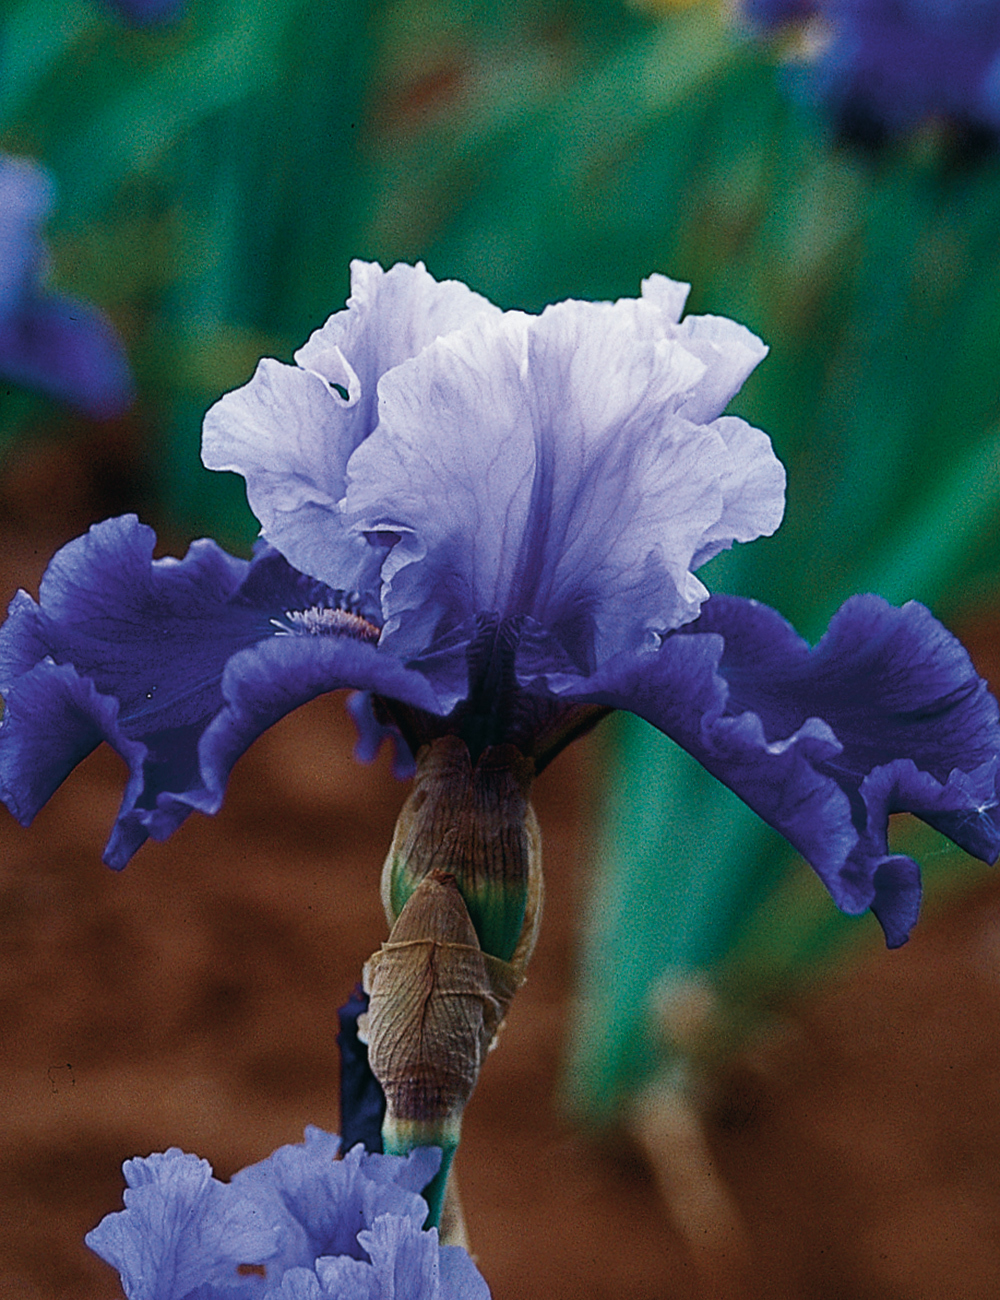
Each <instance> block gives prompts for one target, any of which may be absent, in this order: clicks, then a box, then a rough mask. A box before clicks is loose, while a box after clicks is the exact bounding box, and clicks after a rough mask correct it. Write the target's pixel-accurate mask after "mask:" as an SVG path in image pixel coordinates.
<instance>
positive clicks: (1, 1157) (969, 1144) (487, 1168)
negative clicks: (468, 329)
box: [0, 533, 1000, 1300]
mask: <svg viewBox="0 0 1000 1300" xmlns="http://www.w3.org/2000/svg"><path fill="white" fill-rule="evenodd" d="M50 552H51V545H50V543H49V541H47V540H39V541H37V542H33V543H29V542H26V541H25V540H24V534H23V533H21V534H19V539H18V540H17V541H15V540H13V539H9V540H8V544H7V546H6V547H5V551H4V554H3V557H2V561H0V564H2V574H3V579H4V581H3V590H2V593H0V594H2V596H3V597H4V598H6V597H7V595H8V594H9V593H10V592H11V591H12V589H13V586H14V585H15V580H16V581H20V582H24V583H25V584H26V585H29V586H30V585H31V583H33V582H35V581H36V580H37V576H38V574H39V572H40V569H41V565H42V563H43V561H44V559H45V558H46V557H47V555H48V554H49V553H50ZM351 747H352V736H351V732H350V729H349V727H348V725H347V724H346V722H345V719H344V715H343V709H342V705H341V701H340V700H339V699H337V698H327V699H322V700H318V701H316V702H314V703H313V704H312V705H310V706H308V707H307V708H305V709H303V710H300V711H299V713H297V714H295V715H293V716H292V717H289V718H288V719H286V720H285V721H284V722H283V723H281V724H280V725H279V726H278V727H276V728H275V729H274V730H273V731H272V732H271V733H270V734H269V735H268V736H266V737H265V738H264V739H263V740H262V741H261V742H260V743H259V744H258V745H257V746H256V747H255V748H254V749H253V750H252V751H251V753H250V754H249V755H248V756H247V757H246V758H245V759H244V760H243V761H242V762H241V764H240V765H239V766H238V768H237V771H236V774H235V776H234V779H233V782H232V785H231V789H230V794H229V798H228V800H227V803H226V807H225V809H224V811H223V812H222V813H221V814H220V815H219V816H218V817H217V818H214V819H206V818H203V817H193V818H192V819H191V820H190V821H189V822H188V823H187V824H186V825H185V827H183V828H182V830H181V831H180V832H179V833H178V834H177V835H175V836H174V838H173V839H172V840H171V841H170V842H169V843H168V844H166V845H151V846H147V847H145V848H144V849H142V850H141V851H140V853H139V855H138V857H137V858H136V859H135V860H134V861H133V863H132V864H131V865H130V866H129V867H128V868H127V870H126V871H125V872H124V873H122V874H121V875H115V874H114V873H112V872H111V871H109V870H108V869H107V868H106V867H104V866H102V865H101V863H100V853H101V849H102V846H103V843H104V839H105V836H106V833H107V831H108V828H109V827H110V825H111V822H112V819H113V816H114V812H115V809H116V806H117V801H118V798H119V793H120V782H121V769H120V765H119V763H118V760H117V759H116V758H115V756H114V755H112V754H110V753H105V752H100V753H98V754H96V755H94V756H93V757H92V758H90V759H88V760H87V761H86V762H85V763H84V764H83V765H82V766H81V767H80V768H79V769H78V770H77V772H76V773H75V774H74V775H73V777H72V778H71V779H70V780H69V781H68V782H67V784H66V785H65V786H64V787H63V789H62V790H61V791H60V792H59V793H58V794H57V795H56V797H55V798H54V799H53V800H52V801H51V803H50V804H49V806H48V807H47V808H46V809H45V810H44V811H43V813H42V814H41V815H40V816H39V817H38V819H37V821H36V823H35V825H34V827H33V828H32V829H31V830H30V831H24V830H22V829H21V828H19V827H18V826H17V825H16V824H15V823H14V821H13V820H12V819H11V818H9V817H7V816H6V814H3V815H2V817H0V935H2V958H0V1081H2V1089H3V1107H2V1113H0V1126H2V1138H0V1297H7V1296H10V1297H12V1300H13V1298H14V1297H16V1300H65V1298H66V1297H72V1298H73V1300H110V1298H111V1297H114V1296H117V1295H119V1294H120V1291H119V1287H118V1283H117V1279H116V1277H115V1275H114V1274H113V1272H112V1271H111V1270H110V1269H109V1268H108V1267H107V1266H106V1265H104V1264H103V1263H101V1262H100V1261H98V1260H97V1259H96V1258H94V1257H93V1256H91V1255H90V1254H89V1252H88V1251H87V1250H86V1248H85V1247H84V1245H83V1240H82V1238H83V1234H84V1232H85V1231H86V1230H87V1229H88V1228H90V1227H91V1226H93V1225H94V1224H95V1223H96V1222H97V1221H98V1219H100V1218H101V1216H102V1215H103V1214H105V1213H107V1212H108V1211H110V1210H112V1209H116V1208H118V1207H119V1206H120V1196H121V1188H122V1180H121V1175H120V1165H121V1162H122V1160H123V1159H124V1158H126V1157H128V1156H131V1155H133V1154H139V1153H143V1154H144V1153H147V1152H149V1151H153V1150H162V1149H163V1148H164V1147H166V1146H168V1145H178V1146H181V1147H183V1148H185V1149H187V1150H193V1151H197V1152H198V1153H199V1154H201V1155H203V1156H206V1157H208V1158H209V1159H210V1160H211V1161H212V1163H213V1164H214V1166H215V1168H216V1171H217V1173H218V1174H219V1175H220V1176H227V1175H229V1174H230V1173H231V1172H232V1171H233V1170H235V1169H236V1168H238V1167H240V1166H241V1165H243V1164H245V1163H247V1162H249V1161H252V1160H256V1159H259V1158H260V1157H262V1156H264V1155H265V1154H267V1153H268V1152H269V1151H271V1150H272V1149H273V1148H274V1147H275V1146H276V1145H278V1144H280V1143H282V1142H289V1141H297V1140H300V1139H301V1134H302V1129H303V1126H304V1125H305V1124H307V1123H318V1124H320V1125H322V1126H324V1127H328V1128H331V1129H336V1127H337V1122H338V1117H337V1102H336V1097H337V1052H336V1047H335V1043H334V1034H335V1030H336V1020H335V1010H336V1007H337V1005H338V1003H339V1002H341V1001H343V1000H344V997H345V995H346V993H347V992H348V991H349V989H350V987H351V986H352V984H353V983H354V981H355V979H356V978H357V976H358V973H359V971H360V967H361V964H362V962H363V961H364V959H365V958H366V957H367V956H368V955H369V953H370V952H371V951H372V950H373V949H374V948H375V947H376V946H377V945H378V944H379V942H380V941H381V940H382V939H383V938H384V936H385V924H384V920H383V917H382V915H381V910H380V905H379V901H378V874H379V868H380V864H381V860H382V857H383V855H384V852H385V849H386V846H387V844H388V842H389V837H390V833H391V830H392V826H393V820H394V816H395V813H396V810H397V808H398V806H399V804H400V802H401V799H402V796H403V793H404V791H403V788H402V787H401V786H399V785H398V784H397V783H396V782H395V781H394V780H393V779H392V777H391V776H390V774H389V772H388V770H387V768H386V766H385V764H384V763H382V762H380V763H379V764H378V765H376V766H375V767H374V768H370V769H369V768H363V767H359V766H358V765H357V764H355V763H354V762H353V760H352V757H351ZM592 761H593V759H592V750H591V749H590V748H588V746H587V743H586V742H582V743H581V744H580V745H579V746H578V747H577V748H576V750H575V751H573V752H572V753H571V754H569V755H564V756H563V758H562V759H561V760H560V761H559V762H557V763H556V764H555V765H554V766H553V768H552V769H551V770H550V771H549V772H548V773H546V774H545V775H544V776H543V777H542V778H541V780H540V781H539V783H538V788H537V799H536V806H537V808H538V812H539V816H540V819H541V822H542V825H543V828H544V832H545V837H546V871H547V884H548V890H547V895H548V897H547V912H546V917H545V922H544V925H543V931H542V938H541V941H540V944H539V948H538V951H537V953H536V955H535V958H534V962H533V965H532V969H531V974H530V979H529V983H528V985H527V986H526V988H525V989H524V990H523V992H522V993H521V994H520V995H519V997H518V1000H517V1001H516V1002H515V1005H514V1008H513V1010H512V1012H511V1015H510V1017H509V1021H508V1025H507V1027H506V1029H505V1031H504V1033H503V1036H502V1042H501V1045H500V1047H499V1049H498V1050H497V1051H496V1052H494V1053H493V1054H492V1055H491V1057H490V1059H489V1060H488V1062H487V1065H486V1068H485V1070H484V1073H483V1077H482V1081H481V1084H480V1088H479V1090H478V1092H477V1094H476V1096H475V1098H474V1100H473V1102H472V1104H471V1106H470V1108H469V1111H468V1112H467V1117H466V1132H465V1141H464V1144H463V1150H462V1152H461V1154H460V1157H459V1169H460V1174H461V1182H462V1189H463V1196H464V1201H465V1208H466V1214H467V1218H468V1221H469V1228H470V1232H471V1235H472V1239H473V1245H474V1249H475V1251H476V1253H477V1254H478V1257H479V1262H480V1266H481V1268H482V1270H483V1272H484V1274H485V1275H486V1277H487V1279H488V1280H489V1282H490V1284H491V1287H492V1290H493V1295H494V1297H495V1300H534V1297H539V1300H542V1298H544V1300H571V1298H572V1300H688V1297H695V1296H699V1295H706V1294H710V1293H711V1290H710V1291H706V1290H705V1289H704V1288H703V1287H702V1286H701V1285H700V1284H699V1281H698V1273H697V1269H696V1267H695V1265H694V1263H693V1258H694V1257H693V1255H692V1253H691V1251H690V1250H689V1248H688V1246H687V1245H686V1244H685V1243H684V1241H683V1240H682V1239H681V1237H680V1235H679V1234H678V1233H677V1232H676V1231H675V1229H674V1228H673V1227H672V1224H671V1219H670V1217H669V1215H668V1213H667V1211H666V1209H665V1208H664V1207H663V1205H662V1204H661V1202H660V1201H659V1199H658V1196H657V1193H656V1186H655V1181H654V1179H653V1177H652V1175H651V1173H650V1171H649V1169H648V1168H647V1167H646V1166H645V1165H644V1163H643V1161H642V1159H641V1158H640V1157H639V1156H638V1155H637V1154H636V1152H635V1151H634V1150H633V1149H631V1148H630V1147H628V1146H627V1145H626V1144H623V1143H619V1144H618V1145H617V1146H615V1145H612V1144H605V1145H603V1146H597V1145H594V1144H593V1143H591V1142H590V1141H588V1140H586V1139H585V1138H584V1137H583V1136H581V1135H580V1134H578V1133H576V1132H574V1131H573V1130H572V1129H571V1128H570V1127H568V1126H567V1124H566V1123H565V1122H564V1121H563V1120H561V1119H560V1118H559V1115H558V1113H557V1108H556V1104H555V1091H556V1086H557V1079H558V1071H559V1062H560V1052H561V1044H562V1041H563V1036H564V1032H565V1027H566V1022H567V1015H568V1011H569V996H570V990H571V980H572V967H573V946H574V936H575V932H576V924H577V917H578V915H579V903H580V894H581V888H582V880H583V871H582V863H583V862H584V861H585V849H586V845H585V836H584V834H583V832H582V830H581V821H580V819H581V817H582V816H583V815H584V814H585V813H586V810H587V808H588V807H589V805H590V798H589V795H590V794H591V792H592V786H591V782H592V780H593V771H592ZM998 902H1000V883H998V884H997V885H996V886H994V885H990V886H989V887H988V888H986V889H985V890H982V891H981V892H979V893H978V894H977V895H976V896H974V897H969V898H966V899H965V900H964V901H962V902H960V903H958V904H957V905H954V906H953V907H952V908H951V909H950V910H949V911H948V912H947V913H946V914H945V915H944V916H943V917H942V918H941V919H940V920H938V921H933V922H931V923H928V924H926V925H924V926H923V928H922V929H920V930H919V931H918V934H917V936H916V937H915V938H914V940H913V941H912V942H911V944H910V945H909V946H908V947H907V948H905V949H903V950H901V951H900V952H898V953H895V954H886V953H880V954H878V955H877V957H875V958H873V959H872V960H871V961H870V962H869V963H868V964H867V965H865V966H864V967H863V968H862V969H860V970H857V971H856V972H854V973H852V974H849V975H848V976H847V977H846V978H843V979H842V980H841V981H840V982H839V983H838V984H836V985H828V986H827V988H826V989H825V990H824V991H823V992H822V993H821V994H818V995H816V996H814V997H813V998H811V999H810V1000H809V1001H808V1002H807V1003H806V1004H804V1005H802V1006H801V1007H799V1008H797V1009H796V1011H795V1013H794V1016H793V1017H792V1020H791V1021H790V1023H791V1024H792V1025H793V1030H792V1032H791V1033H790V1034H789V1035H788V1036H787V1037H786V1038H785V1039H783V1040H782V1041H781V1042H780V1043H779V1044H777V1045H774V1046H771V1047H769V1048H767V1049H765V1050H761V1051H759V1052H757V1053H755V1054H753V1055H748V1056H746V1057H744V1058H743V1059H742V1060H740V1061H738V1062H736V1063H735V1065H734V1067H733V1069H732V1071H731V1073H730V1075H729V1076H728V1077H727V1078H726V1079H724V1080H722V1081H721V1084H720V1089H719V1100H718V1103H717V1104H716V1105H715V1106H714V1107H713V1108H712V1110H711V1113H710V1115H709V1117H708V1131H709V1136H710V1140H711V1143H712V1147H713V1150H714V1153H715V1157H716V1160H717V1163H718V1169H719V1171H720V1172H721V1175H722V1177H723V1178H724V1179H725V1180H726V1181H727V1182H728V1184H729V1186H730V1188H731V1190H732V1192H733V1194H734V1196H735V1199H736V1202H737V1205H738V1207H739V1211H740V1213H741V1215H742V1217H743V1220H744V1223H745V1225H746V1231H747V1234H748V1236H749V1239H750V1242H751V1248H750V1249H751V1257H750V1266H749V1268H750V1280H749V1282H748V1283H747V1284H746V1285H745V1286H735V1284H734V1285H733V1286H732V1287H729V1288H728V1290H727V1292H726V1293H727V1294H732V1295H736V1294H741V1295H746V1296H749V1297H756V1296H761V1297H780V1298H781V1300H802V1298H803V1297H806V1298H808V1297H817V1298H820V1297H823V1298H827V1297H828V1298H829V1300H876V1298H878V1300H882V1298H885V1300H896V1298H905V1300H937V1298H938V1297H940V1298H941V1300H953V1298H954V1297H962V1300H975V1298H977V1297H983V1298H984V1300H985V1297H994V1296H995V1295H997V1294H998V1293H1000V1175H998V1170H1000V1091H998V1090H1000V920H998V910H997V906H998ZM716 1285H717V1287H718V1288H720V1289H718V1290H717V1291H715V1293H716V1294H720V1295H721V1294H722V1289H723V1288H722V1284H721V1283H717V1284H716Z"/></svg>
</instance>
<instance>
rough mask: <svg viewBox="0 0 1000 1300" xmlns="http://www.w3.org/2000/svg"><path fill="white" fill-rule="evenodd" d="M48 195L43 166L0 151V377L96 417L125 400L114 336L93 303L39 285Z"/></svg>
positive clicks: (127, 389) (44, 264)
mask: <svg viewBox="0 0 1000 1300" xmlns="http://www.w3.org/2000/svg"><path fill="white" fill-rule="evenodd" d="M53 194H54V189H53V185H52V181H51V180H50V178H49V177H48V175H47V174H46V173H45V172H44V171H43V170H42V168H40V167H38V166H37V165H36V164H35V163H32V162H30V161H29V160H28V159H25V158H15V157H12V156H11V155H9V154H0V377H2V378H4V379H7V380H10V381H12V382H14V383H16V384H23V385H24V386H25V387H28V388H34V389H37V390H39V391H41V392H43V393H47V394H48V395H49V396H51V397H55V398H58V399H59V400H60V401H63V402H67V403H69V405H71V406H75V407H77V408H78V409H79V410H81V411H83V412H84V413H85V414H87V415H90V416H93V417H95V418H103V417H106V416H111V415H118V414H120V412H121V411H123V410H124V409H125V408H126V407H127V406H128V405H129V403H130V402H131V400H132V377H131V373H130V371H129V366H128V361H127V360H126V357H125V350H124V348H123V347H122V344H121V342H120V341H119V339H118V336H117V335H116V334H115V332H114V330H113V329H112V327H111V325H110V323H109V322H108V320H107V319H106V317H105V316H104V315H103V314H102V313H101V312H99V311H97V310H96V309H95V308H94V307H91V306H89V305H88V304H86V303H84V302H81V301H79V300H78V299H76V298H69V297H66V296H64V295H62V294H56V293H52V292H50V291H49V290H48V289H47V288H46V287H45V281H46V276H47V271H48V255H47V251H46V248H45V244H44V242H43V240H42V236H41V228H42V225H43V223H44V221H45V218H46V216H47V215H48V212H49V210H50V208H51V207H52V201H53Z"/></svg>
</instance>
